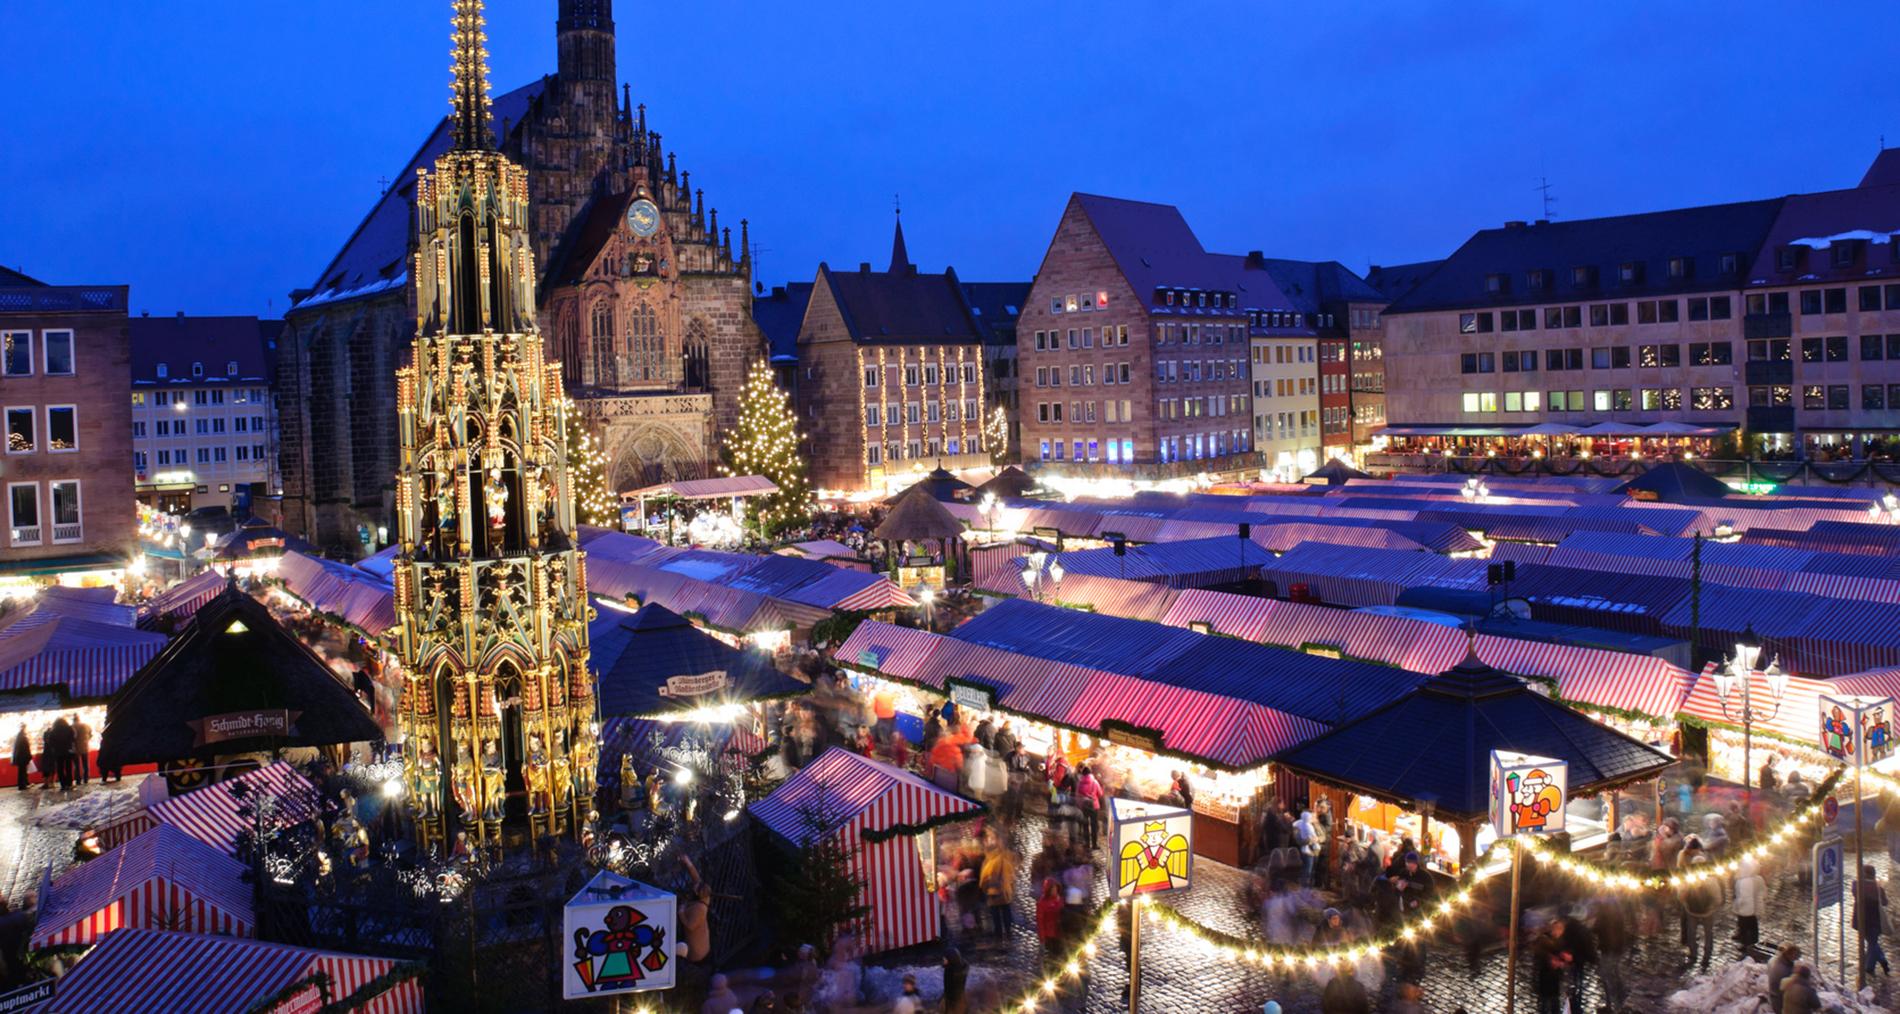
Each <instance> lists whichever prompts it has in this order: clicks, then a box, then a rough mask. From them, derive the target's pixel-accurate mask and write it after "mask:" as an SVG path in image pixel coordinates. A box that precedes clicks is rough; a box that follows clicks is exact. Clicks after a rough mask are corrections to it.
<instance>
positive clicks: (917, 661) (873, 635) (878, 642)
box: [832, 620, 944, 680]
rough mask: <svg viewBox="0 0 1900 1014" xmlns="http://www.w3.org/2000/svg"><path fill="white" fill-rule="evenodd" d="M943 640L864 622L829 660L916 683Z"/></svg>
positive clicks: (934, 636) (875, 622) (924, 631)
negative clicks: (832, 659)
mask: <svg viewBox="0 0 1900 1014" xmlns="http://www.w3.org/2000/svg"><path fill="white" fill-rule="evenodd" d="M943 640H944V639H943V638H941V637H938V636H937V635H935V634H932V633H930V632H929V631H927V630H912V629H911V628H909V627H895V626H892V625H891V624H888V623H879V622H877V621H876V620H866V621H864V622H863V623H860V624H858V629H856V630H854V631H852V632H851V636H850V637H847V638H845V642H844V643H843V644H841V645H839V646H838V650H837V651H834V652H832V657H833V658H835V659H837V660H838V662H840V663H842V664H844V665H848V666H856V667H858V668H864V669H876V670H877V671H878V672H881V673H884V674H885V675H887V676H895V677H897V678H898V679H904V680H915V679H917V678H918V677H917V675H916V674H917V673H919V672H921V671H923V667H924V663H925V661H927V660H928V659H929V658H930V655H931V653H932V652H935V651H939V650H941V648H942V642H943Z"/></svg>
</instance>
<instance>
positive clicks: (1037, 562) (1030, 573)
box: [1023, 553, 1044, 602]
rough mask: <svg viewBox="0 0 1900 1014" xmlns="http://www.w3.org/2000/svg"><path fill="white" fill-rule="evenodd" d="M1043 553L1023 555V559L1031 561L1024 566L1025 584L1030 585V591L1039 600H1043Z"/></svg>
mask: <svg viewBox="0 0 1900 1014" xmlns="http://www.w3.org/2000/svg"><path fill="white" fill-rule="evenodd" d="M1043 555H1044V554H1042V553H1030V554H1029V555H1028V556H1025V557H1023V559H1024V560H1027V561H1028V563H1029V565H1028V566H1026V567H1024V568H1023V584H1026V585H1028V586H1029V591H1030V592H1031V593H1032V594H1034V595H1035V596H1036V601H1037V602H1041V601H1042V559H1043Z"/></svg>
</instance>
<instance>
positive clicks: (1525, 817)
mask: <svg viewBox="0 0 1900 1014" xmlns="http://www.w3.org/2000/svg"><path fill="white" fill-rule="evenodd" d="M1569 776H1570V766H1569V765H1568V764H1565V763H1564V762H1563V761H1560V760H1553V759H1551V758H1549V757H1533V756H1531V755H1530V754H1521V753H1507V752H1505V751H1502V750H1493V751H1491V825H1492V827H1493V828H1494V829H1495V830H1496V831H1497V834H1498V837H1500V838H1509V837H1511V836H1513V835H1520V834H1533V835H1538V834H1556V833H1557V832H1559V831H1562V830H1563V829H1564V804H1566V803H1568V802H1569V801H1570V796H1569V792H1570V787H1569Z"/></svg>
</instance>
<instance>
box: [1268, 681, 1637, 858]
mask: <svg viewBox="0 0 1900 1014" xmlns="http://www.w3.org/2000/svg"><path fill="white" fill-rule="evenodd" d="M1493 750H1504V751H1515V752H1519V753H1527V754H1532V755H1534V756H1539V757H1550V758H1553V759H1556V760H1560V761H1564V762H1566V763H1568V764H1569V765H1570V793H1571V795H1572V796H1573V797H1574V796H1577V795H1587V794H1590V793H1594V792H1598V791H1601V790H1603V789H1607V788H1613V787H1615V786H1617V785H1620V784H1623V783H1625V782H1632V781H1639V780H1642V779H1646V778H1650V777H1653V776H1655V775H1656V774H1658V773H1660V772H1661V771H1662V770H1663V769H1664V768H1667V767H1668V766H1669V765H1671V764H1673V763H1675V758H1673V757H1671V756H1669V755H1668V754H1666V753H1663V752H1662V751H1660V750H1657V749H1655V748H1653V747H1650V746H1647V745H1645V744H1643V743H1640V742H1637V741H1636V740H1635V739H1632V738H1630V737H1629V736H1625V735H1623V734H1622V733H1620V732H1617V731H1616V730H1614V729H1611V728H1610V727H1608V726H1606V725H1603V724H1601V723H1599V722H1597V721H1595V720H1593V719H1591V718H1589V717H1587V716H1585V715H1582V714H1580V713H1578V712H1576V711H1572V710H1571V709H1569V708H1566V707H1564V706H1563V705H1561V704H1558V703H1556V702H1555V701H1552V700H1550V699H1549V698H1547V697H1544V696H1543V695H1542V694H1538V693H1536V692H1534V691H1532V690H1531V688H1530V687H1528V686H1526V685H1525V683H1524V682H1523V681H1522V680H1520V679H1518V678H1517V677H1515V676H1512V675H1510V674H1508V673H1505V672H1503V671H1501V670H1498V669H1494V668H1492V667H1491V666H1490V665H1488V664H1486V663H1485V662H1484V661H1483V660H1482V659H1480V658H1478V657H1477V656H1476V655H1475V654H1473V655H1468V656H1467V657H1466V658H1465V660H1464V661H1463V662H1461V663H1459V664H1458V665H1456V666H1454V667H1453V668H1451V669H1449V670H1447V671H1445V672H1443V673H1440V674H1439V675H1438V676H1435V677H1433V678H1431V679H1430V680H1427V681H1426V682H1425V683H1424V684H1423V685H1422V686H1420V687H1419V688H1418V689H1417V690H1415V691H1413V692H1412V693H1409V694H1407V695H1405V696H1404V697H1402V698H1400V699H1398V700H1396V701H1393V702H1391V703H1390V704H1387V705H1385V706H1384V707H1382V708H1379V709H1377V710H1375V711H1373V712H1371V713H1370V714H1366V715H1363V716H1361V717H1359V718H1357V719H1354V720H1352V721H1349V722H1346V723H1344V724H1341V725H1339V726H1337V727H1335V728H1334V729H1333V730H1332V731H1331V732H1328V733H1326V734H1324V735H1322V736H1319V737H1317V738H1315V739H1313V740H1310V741H1308V742H1306V743H1303V744H1301V745H1300V746H1297V747H1295V748H1293V749H1292V750H1289V751H1287V752H1286V753H1283V754H1281V755H1280V756H1279V757H1278V758H1277V759H1276V762H1277V763H1279V764H1282V765H1284V766H1285V767H1287V768H1288V769H1289V770H1292V771H1294V772H1296V773H1298V774H1301V775H1304V776H1306V777H1307V778H1310V779H1313V780H1315V781H1319V782H1324V783H1326V784H1329V785H1335V786H1338V787H1340V788H1343V789H1346V790H1348V791H1351V792H1356V793H1360V794H1362V795H1367V796H1371V797H1373V798H1375V799H1379V800H1382V801H1384V802H1388V803H1393V804H1396V805H1399V806H1402V807H1406V808H1415V807H1417V805H1418V804H1419V801H1420V800H1430V801H1433V806H1434V810H1435V812H1434V818H1435V819H1438V820H1441V821H1444V822H1447V823H1450V824H1453V825H1455V826H1456V827H1457V828H1458V831H1459V846H1460V853H1459V865H1460V866H1461V867H1465V868H1469V866H1470V865H1471V863H1472V862H1473V861H1475V859H1476V858H1477V847H1478V846H1477V840H1478V834H1479V825H1480V824H1481V823H1482V822H1483V821H1485V820H1486V818H1487V817H1488V815H1489V810H1490V802H1489V799H1490V788H1491V786H1490V777H1491V773H1490V758H1491V751H1493Z"/></svg>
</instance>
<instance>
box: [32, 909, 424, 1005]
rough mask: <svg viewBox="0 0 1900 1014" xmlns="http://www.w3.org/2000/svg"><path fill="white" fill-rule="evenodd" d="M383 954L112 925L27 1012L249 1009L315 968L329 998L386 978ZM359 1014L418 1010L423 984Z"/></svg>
mask: <svg viewBox="0 0 1900 1014" xmlns="http://www.w3.org/2000/svg"><path fill="white" fill-rule="evenodd" d="M395 966H396V962H395V961H394V960H393V959H389V958H366V957H362V956H360V955H355V954H336V953H333V952H330V951H313V950H310V949H308V948H304V947H291V946H289V945H286V944H267V943H260V942H258V941H256V940H240V939H237V938H235V937H220V936H209V935H206V934H203V933H174V932H170V931H167V930H151V929H122V930H116V931H114V932H112V933H108V934H106V936H105V937H104V938H103V939H102V940H101V941H100V942H99V945H98V946H97V947H95V948H93V950H92V951H91V952H89V953H88V954H87V955H86V956H85V957H84V958H81V959H80V960H79V963H78V964H76V965H74V966H73V969H72V971H70V972H67V973H66V975H65V977H64V978H62V979H60V981H59V994H58V996H57V997H56V998H55V999H52V1000H48V1001H46V1002H45V1003H43V1004H40V1005H39V1006H37V1007H34V1008H32V1014H127V1012H129V1011H137V1012H138V1014H248V1012H249V1011H251V1010H252V1009H253V1008H254V1007H255V1006H256V1005H257V1003H258V1002H259V1001H261V1000H263V999H264V998H266V997H269V996H271V995H272V994H274V993H276V992H278V991H279V990H282V989H284V988H285V987H287V986H289V985H291V984H293V983H295V982H298V981H300V980H303V979H305V978H307V977H309V976H310V975H312V974H313V973H315V972H318V971H322V972H324V973H325V974H326V975H328V976H329V977H330V991H329V996H330V999H331V1000H332V1001H333V1002H334V1001H336V1000H340V999H343V998H344V997H347V996H349V995H351V994H352V993H354V992H356V991H357V990H358V989H361V988H362V987H364V986H366V985H368V984H369V983H370V982H372V981H374V980H375V979H377V978H379V977H381V976H383V975H386V974H388V973H389V971H390V970H391V969H393V968H394V967H395ZM355 1010H356V1011H358V1012H360V1014H423V1006H422V987H421V984H420V983H419V982H418V981H417V980H415V979H409V980H407V981H404V982H400V983H397V984H396V985H395V986H392V987H390V988H389V989H388V990H386V991H384V992H383V993H382V994H380V995H378V996H376V997H374V998H372V999H370V1000H369V1001H368V1002H367V1003H365V1004H363V1005H362V1006H360V1007H357V1008H355Z"/></svg>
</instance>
